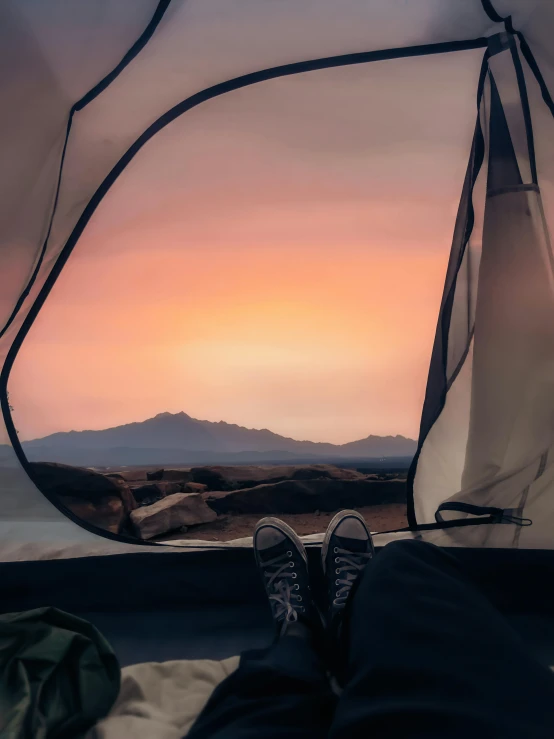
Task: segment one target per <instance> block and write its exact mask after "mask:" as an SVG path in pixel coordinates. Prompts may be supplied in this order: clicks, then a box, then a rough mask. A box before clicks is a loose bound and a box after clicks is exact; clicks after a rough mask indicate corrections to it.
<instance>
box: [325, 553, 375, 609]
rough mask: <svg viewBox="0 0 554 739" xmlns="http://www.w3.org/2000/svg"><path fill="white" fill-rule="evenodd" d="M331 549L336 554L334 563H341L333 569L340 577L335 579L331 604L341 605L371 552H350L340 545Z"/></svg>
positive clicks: (369, 557)
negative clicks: (335, 588)
mask: <svg viewBox="0 0 554 739" xmlns="http://www.w3.org/2000/svg"><path fill="white" fill-rule="evenodd" d="M333 551H334V553H335V555H338V556H335V564H339V565H341V566H340V567H337V568H336V569H335V574H337V575H339V576H340V577H338V578H337V579H336V580H335V586H336V587H338V590H337V591H336V592H335V598H334V600H333V605H334V606H340V607H342V606H344V604H345V603H346V599H347V598H348V596H349V595H350V591H351V590H352V585H353V584H354V583H355V582H356V580H357V579H358V577H359V575H360V572H362V570H363V569H364V567H365V566H366V564H367V563H368V560H370V559H371V557H372V556H373V555H372V553H371V552H352V551H350V550H348V549H341V548H340V547H335V548H334V550H333Z"/></svg>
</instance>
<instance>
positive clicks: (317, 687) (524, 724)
mask: <svg viewBox="0 0 554 739" xmlns="http://www.w3.org/2000/svg"><path fill="white" fill-rule="evenodd" d="M550 586H551V584H549V585H548V587H550ZM345 627H346V628H345V629H344V632H343V639H344V642H345V643H344V649H343V653H344V655H345V658H346V670H345V673H344V682H343V684H344V689H343V691H342V693H341V695H340V697H336V696H335V695H333V693H332V691H331V690H330V688H329V686H328V683H327V680H326V678H325V668H324V667H323V665H322V664H321V662H320V661H319V658H318V655H317V654H316V653H315V652H314V650H313V647H312V646H311V643H310V642H309V641H308V640H307V639H302V638H299V637H295V636H285V637H283V638H281V639H280V640H279V641H277V642H276V643H275V644H273V645H272V646H271V647H269V648H268V649H265V650H257V651H252V652H247V653H245V654H244V655H243V657H242V659H241V663H240V666H239V668H238V670H237V671H236V672H235V673H234V674H233V675H231V676H230V677H229V678H227V679H226V680H225V681H224V682H223V683H221V685H220V686H219V687H218V688H217V689H216V690H215V692H214V694H213V695H212V697H211V699H210V700H209V702H208V704H207V706H206V708H205V709H204V711H203V712H202V714H201V715H200V717H199V718H198V720H197V722H196V724H195V725H194V726H193V728H192V730H191V732H190V734H189V739H204V738H206V739H207V738H209V739H243V738H244V739H246V738H248V739H285V738H286V737H293V738H294V737H302V739H311V738H312V737H313V738H314V739H315V738H316V737H317V738H318V739H319V738H320V737H326V736H329V737H331V739H356V737H360V739H361V738H362V737H363V739H380V738H381V737H383V738H385V737H386V739H393V738H394V739H396V738H399V739H402V738H403V737H406V739H408V737H409V739H416V738H418V737H421V738H422V739H432V738H434V737H436V738H437V739H438V738H440V739H454V738H456V739H457V738H458V737H459V738H460V739H479V738H480V737H486V739H495V738H497V737H498V738H500V737H502V739H507V738H510V739H511V738H512V737H513V738H514V739H515V738H516V737H517V739H535V738H536V739H538V738H539V737H540V738H541V739H543V738H544V739H547V738H548V739H553V737H554V676H553V675H552V674H551V672H550V670H548V669H547V668H546V667H544V666H542V665H540V664H539V663H538V662H536V661H535V660H534V659H533V658H532V657H531V656H530V655H529V654H528V651H527V649H526V647H525V645H524V643H523V642H522V641H521V639H520V637H519V636H518V635H517V634H516V632H515V631H514V630H513V629H512V628H511V626H510V625H509V624H508V623H507V622H506V621H505V619H504V618H503V617H502V616H501V615H500V613H499V612H498V611H497V610H496V609H495V608H494V607H493V606H492V605H491V603H489V601H488V600H487V599H486V597H485V596H484V595H483V594H481V593H480V592H479V591H478V590H477V589H476V588H475V587H474V586H473V585H472V583H471V582H470V581H469V580H468V579H467V578H466V576H465V575H464V574H463V573H462V572H461V571H460V569H459V568H458V565H457V563H456V561H455V560H454V558H452V557H451V556H450V555H449V554H447V553H445V552H443V551H442V550H441V549H439V548H437V547H435V546H433V545H431V544H425V543H422V542H418V541H403V542H395V543H392V544H389V545H388V546H387V547H385V548H384V549H382V550H381V551H380V552H379V553H378V554H377V555H376V556H375V558H374V559H373V561H372V562H371V563H370V564H369V565H368V567H367V568H366V570H365V573H364V575H363V577H362V578H361V580H360V582H359V584H358V588H357V590H356V592H355V593H353V594H352V597H351V599H350V601H349V603H348V605H347V611H346V612H345Z"/></svg>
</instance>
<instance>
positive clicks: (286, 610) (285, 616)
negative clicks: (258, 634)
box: [254, 518, 317, 635]
mask: <svg viewBox="0 0 554 739" xmlns="http://www.w3.org/2000/svg"><path fill="white" fill-rule="evenodd" d="M254 555H255V557H256V564H257V565H258V569H259V570H260V573H261V575H262V578H263V581H264V587H265V591H266V593H267V596H268V598H269V604H270V606H271V611H272V614H273V620H274V621H275V623H276V624H277V627H278V632H279V634H280V635H283V634H284V633H286V631H287V629H288V628H289V627H290V625H291V624H293V623H296V622H297V621H299V620H300V621H302V622H303V623H305V624H306V625H308V626H314V625H316V623H317V609H316V607H315V605H314V603H313V601H312V594H311V591H310V581H309V575H308V557H307V555H306V550H305V549H304V545H303V544H302V542H301V541H300V539H299V537H298V535H297V534H296V532H295V531H293V529H291V527H290V526H288V525H287V524H286V523H285V522H284V521H281V520H280V519H278V518H262V520H261V521H259V522H258V524H257V526H256V531H255V532H254Z"/></svg>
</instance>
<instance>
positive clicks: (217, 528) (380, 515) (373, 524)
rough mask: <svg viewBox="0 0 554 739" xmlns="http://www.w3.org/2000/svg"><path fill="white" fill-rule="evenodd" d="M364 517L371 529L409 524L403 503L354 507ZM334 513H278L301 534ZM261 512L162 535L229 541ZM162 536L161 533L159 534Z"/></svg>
mask: <svg viewBox="0 0 554 739" xmlns="http://www.w3.org/2000/svg"><path fill="white" fill-rule="evenodd" d="M357 510H358V511H359V512H360V513H361V514H362V515H363V517H364V518H365V520H366V521H367V524H368V526H369V528H370V529H371V531H374V532H376V531H391V530H394V529H399V528H403V527H404V526H407V525H408V521H407V519H406V506H405V505H401V504H398V503H394V504H389V505H375V506H364V507H362V508H358V509H357ZM334 515H335V512H333V513H319V514H316V513H291V514H283V515H280V516H279V518H282V519H283V521H286V522H287V523H288V524H289V525H290V526H292V528H293V529H294V530H295V531H296V532H297V533H298V534H300V535H301V536H303V535H305V534H316V533H318V532H321V531H325V529H326V528H327V525H328V523H329V521H330V520H331V519H332V518H333V516H334ZM260 518H261V516H260V515H255V514H245V513H243V514H240V515H225V516H220V517H219V518H218V519H217V521H214V522H213V523H209V524H204V525H203V526H195V527H194V528H192V529H190V531H188V532H187V533H186V534H183V533H175V534H174V535H173V536H167V535H166V536H164V537H163V539H164V541H169V540H171V539H207V540H208V541H230V540H231V539H242V538H243V537H245V536H252V532H253V530H254V527H255V525H256V523H257V522H258V520H259V519H260ZM160 538H161V537H160Z"/></svg>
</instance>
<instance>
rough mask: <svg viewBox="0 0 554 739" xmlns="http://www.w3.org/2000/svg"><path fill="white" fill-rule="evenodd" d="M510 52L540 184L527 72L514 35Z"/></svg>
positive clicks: (534, 171) (534, 174)
mask: <svg viewBox="0 0 554 739" xmlns="http://www.w3.org/2000/svg"><path fill="white" fill-rule="evenodd" d="M510 53H511V55H512V60H513V62H514V67H515V70H516V78H517V86H518V88H519V97H520V100H521V108H522V110H523V120H524V122H525V134H526V136H527V151H528V153H529V166H530V168H531V179H532V181H533V184H535V185H537V184H538V181H539V180H538V177H537V161H536V157H535V137H534V135H533V123H532V121H531V108H530V107H529V97H528V95H527V85H526V84H525V74H524V73H523V67H522V65H521V59H520V58H519V54H518V52H517V47H516V43H515V40H514V38H513V36H512V38H511V44H510Z"/></svg>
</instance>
